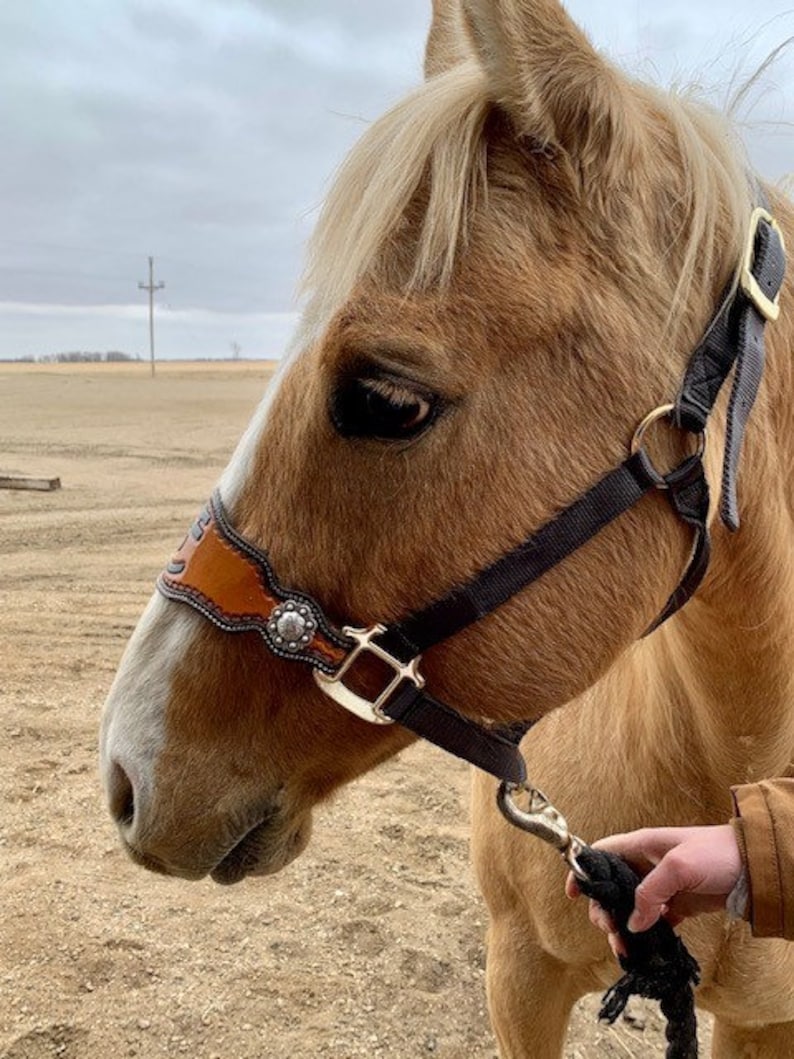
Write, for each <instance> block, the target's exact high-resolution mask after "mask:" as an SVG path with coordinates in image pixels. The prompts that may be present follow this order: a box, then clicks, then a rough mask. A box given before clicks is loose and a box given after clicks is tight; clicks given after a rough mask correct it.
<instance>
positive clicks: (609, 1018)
mask: <svg viewBox="0 0 794 1059" xmlns="http://www.w3.org/2000/svg"><path fill="white" fill-rule="evenodd" d="M576 859H577V861H578V862H579V864H580V866H581V867H582V868H583V869H584V872H585V874H586V876H587V878H586V879H577V885H578V887H579V889H580V890H581V891H582V893H583V894H584V895H585V896H586V897H591V898H592V899H593V900H595V901H597V902H598V903H599V905H601V907H602V908H603V909H604V910H605V911H606V912H608V913H609V915H610V916H611V917H612V919H613V921H614V923H615V926H616V927H617V928H618V930H619V932H620V936H621V938H622V939H623V942H624V944H625V946H626V951H627V954H628V955H627V956H621V957H620V958H619V959H620V966H621V967H622V969H623V971H624V974H623V977H622V978H620V979H619V980H618V981H617V982H616V983H615V984H614V985H613V986H612V987H611V989H609V990H608V991H607V992H606V993H605V994H604V997H603V1001H602V1007H601V1011H600V1012H599V1018H601V1019H604V1020H605V1021H606V1022H608V1023H610V1025H611V1024H612V1023H613V1022H615V1020H616V1019H617V1018H618V1017H619V1016H620V1015H621V1014H622V1012H623V1009H624V1008H625V1007H626V1004H627V1003H628V1000H629V997H631V996H634V995H636V996H642V997H646V998H648V999H649V1000H657V1001H658V1002H659V1007H660V1009H661V1012H662V1014H663V1015H664V1017H665V1019H666V1020H667V1027H666V1030H665V1035H666V1037H667V1051H666V1053H665V1054H666V1056H667V1059H697V1054H698V1040H697V1019H696V1017H695V993H694V987H695V986H696V985H697V984H698V982H699V981H700V968H699V967H698V964H697V961H696V960H695V959H694V957H693V956H692V955H691V954H690V952H689V950H688V949H687V947H686V945H684V943H683V941H682V940H681V939H680V938H679V937H678V935H677V934H676V933H675V931H674V930H673V928H672V927H671V926H670V924H669V923H668V922H666V920H664V919H660V920H658V921H657V922H656V923H654V925H653V926H652V927H651V928H650V930H645V931H643V932H642V933H640V934H631V933H630V932H629V931H628V929H627V923H628V920H629V916H630V915H631V913H632V910H633V908H634V891H635V890H636V889H637V886H638V884H639V881H640V880H639V877H638V876H637V875H636V874H635V873H634V872H633V871H632V869H631V868H630V867H629V866H628V864H626V862H625V861H624V860H623V859H622V858H621V857H617V856H615V854H613V853H606V852H604V851H603V850H595V849H591V848H590V847H589V846H585V847H583V848H582V849H581V850H580V851H579V852H578V853H577V855H576Z"/></svg>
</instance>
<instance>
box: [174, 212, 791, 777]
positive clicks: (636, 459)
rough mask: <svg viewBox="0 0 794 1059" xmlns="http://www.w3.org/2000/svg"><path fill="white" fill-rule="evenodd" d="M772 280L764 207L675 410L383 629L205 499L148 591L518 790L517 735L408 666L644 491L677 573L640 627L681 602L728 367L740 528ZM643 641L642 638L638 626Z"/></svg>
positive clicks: (704, 555) (731, 518) (702, 551)
mask: <svg viewBox="0 0 794 1059" xmlns="http://www.w3.org/2000/svg"><path fill="white" fill-rule="evenodd" d="M784 273H785V250H784V246H783V238H782V235H781V233H780V230H779V228H778V226H777V224H776V223H775V221H774V220H773V218H772V217H771V215H770V214H769V213H768V212H767V211H766V209H762V208H760V209H757V210H755V211H754V212H753V215H752V220H751V229H750V234H749V237H748V243H747V250H746V252H745V257H744V261H743V264H742V271H741V277H740V282H739V285H738V288H737V289H736V290H735V291H732V292H731V293H730V294H729V295H728V296H726V298H725V299H724V301H723V304H722V306H721V308H720V310H719V312H718V313H717V315H716V316H715V318H714V320H713V321H712V323H711V325H710V326H709V328H708V330H707V332H706V335H705V337H704V339H703V340H702V342H701V343H700V345H699V346H698V347H697V349H696V350H695V352H694V353H693V355H692V357H691V359H690V362H689V365H688V368H687V371H686V374H685V377H684V381H683V384H682V387H681V390H680V392H679V394H678V396H677V398H676V401H675V403H674V404H670V405H664V406H662V407H661V408H658V409H656V410H655V411H654V412H652V413H650V414H649V415H648V416H647V417H646V418H645V420H643V422H642V423H641V424H640V425H639V427H638V428H637V431H636V433H635V436H634V441H633V444H632V451H631V454H630V455H629V456H628V457H627V458H626V459H625V460H624V461H623V462H622V463H621V464H619V465H618V466H617V467H615V468H614V469H613V470H611V471H609V472H608V473H607V474H606V475H604V477H603V478H602V479H600V481H598V482H596V483H595V485H593V486H591V488H590V489H588V490H587V491H586V492H584V493H583V494H582V495H581V496H580V497H578V498H577V499H576V500H574V501H573V503H572V504H570V505H569V506H568V507H566V508H564V509H563V510H562V511H560V512H559V513H558V514H557V515H556V516H555V517H554V518H552V519H551V520H550V521H549V522H547V523H546V524H545V525H544V526H542V527H541V528H540V529H538V530H537V531H536V532H535V533H533V534H532V535H531V536H530V537H528V538H527V539H526V540H525V541H523V542H522V543H521V544H519V545H518V546H517V547H516V548H514V549H513V550H512V551H510V552H508V553H507V554H506V555H504V556H502V557H501V558H500V559H498V560H497V561H496V562H495V563H492V564H491V565H490V566H488V567H486V568H485V569H483V570H482V571H480V572H479V573H478V574H476V575H475V576H474V577H472V578H471V579H470V580H469V581H468V582H466V583H465V584H463V585H459V586H457V587H455V588H453V589H452V590H451V591H450V592H449V593H447V595H445V596H443V597H441V598H440V599H438V600H436V601H434V602H433V603H431V604H430V605H429V606H427V607H425V608H424V609H423V610H420V611H417V612H415V613H413V614H411V615H408V616H407V617H406V618H404V619H403V620H402V621H399V622H395V623H393V624H391V625H388V626H386V625H374V626H372V627H371V628H369V629H355V628H351V627H348V626H345V627H344V628H343V629H342V630H341V631H340V630H338V629H336V628H335V627H334V626H333V624H332V623H331V622H330V621H329V620H328V619H327V617H326V616H325V615H324V613H323V611H322V609H321V607H320V606H319V605H318V604H317V603H316V602H315V601H314V600H313V599H312V598H311V597H310V596H308V595H306V594H305V593H302V592H297V591H294V590H292V589H287V588H285V587H284V586H282V585H281V584H280V583H279V581H278V579H277V578H276V575H275V573H274V571H273V569H272V567H271V565H270V562H269V559H268V557H267V555H266V553H265V552H263V551H262V550H261V549H259V548H257V547H256V546H255V545H254V544H252V543H251V542H250V541H247V540H246V539H245V538H244V537H242V536H240V534H238V533H237V532H236V530H235V529H234V528H233V526H232V525H231V523H230V521H229V518H228V516H227V514H226V511H225V509H224V507H223V504H222V502H221V499H220V496H219V494H218V493H215V494H214V495H213V497H212V499H211V501H210V503H209V505H208V507H207V508H205V509H204V510H203V511H202V512H201V513H200V514H199V516H198V518H197V520H196V522H195V523H194V524H193V526H192V527H191V530H190V532H189V533H188V535H187V537H186V538H185V541H184V542H183V544H182V545H181V547H180V549H179V551H178V552H177V554H176V555H175V556H174V558H173V560H172V561H171V562H170V563H169V565H168V567H167V568H166V570H165V571H163V573H162V574H161V575H160V578H159V579H158V582H157V587H158V589H159V590H160V592H161V593H162V594H163V595H164V596H167V597H168V598H169V599H173V600H177V601H179V602H183V603H187V604H188V605H189V606H191V607H193V608H194V609H196V610H198V611H199V612H200V613H201V614H203V615H204V616H205V617H207V618H208V619H209V620H210V621H212V622H213V623H214V624H215V625H217V626H218V627H219V628H221V629H223V630H225V631H227V632H250V631H255V632H257V633H259V635H260V636H261V637H262V639H263V640H264V641H265V643H266V644H267V646H268V647H269V648H270V650H271V651H272V652H273V653H274V654H275V655H277V656H279V657H280V658H284V659H287V660H289V661H298V662H302V663H303V664H305V665H308V666H310V667H311V668H312V669H313V671H314V676H315V680H316V681H317V683H318V685H319V686H320V688H321V689H322V690H323V691H324V692H325V694H326V695H328V696H329V697H330V698H331V699H333V700H334V701H335V702H337V703H338V704H339V705H340V706H343V707H344V708H345V709H347V710H349V711H350V712H352V713H354V714H356V715H357V716H358V717H361V718H363V719H364V720H366V721H369V722H370V723H373V724H391V723H393V722H395V721H396V722H398V723H399V724H401V725H403V726H405V727H406V728H408V729H410V730H411V731H413V732H414V733H415V734H416V735H418V736H420V737H421V738H424V739H427V740H429V741H430V742H432V743H435V744H436V745H437V746H440V747H442V748H443V749H445V750H447V751H449V752H450V753H453V754H455V755H456V756H458V757H461V758H464V759H465V760H467V761H469V762H470V763H471V764H474V765H476V766H477V767H479V768H481V769H484V770H485V771H487V772H490V773H491V774H492V775H494V776H496V777H497V778H498V779H501V780H502V781H503V783H506V784H508V785H512V786H520V785H522V784H524V783H525V781H526V771H525V768H524V762H523V759H522V757H521V754H520V753H519V751H518V742H519V740H520V738H521V735H522V734H523V733H524V732H525V731H526V730H527V729H528V727H530V725H529V724H527V725H523V724H522V725H517V726H515V727H513V728H500V727H495V726H489V725H485V724H478V723H476V722H475V721H472V720H469V719H468V718H467V717H464V716H462V715H461V714H459V713H458V712H457V711H455V710H453V709H451V708H450V707H449V706H446V705H444V704H443V703H441V702H439V701H438V700H437V699H434V698H433V697H432V696H431V695H429V694H428V693H427V692H426V691H425V690H424V679H423V678H422V676H421V674H420V672H419V669H418V663H419V656H420V655H421V653H422V652H423V651H424V650H426V649H427V648H428V647H431V646H433V645H434V644H437V643H440V642H441V641H442V640H445V639H448V638H449V637H451V636H454V635H455V634H456V633H457V632H459V631H460V630H461V629H464V628H466V627H467V626H468V625H471V624H472V623H473V622H476V621H478V620H479V619H480V618H482V617H484V616H485V615H487V614H490V613H491V612H492V611H493V610H495V609H496V608H497V607H499V606H501V605H502V604H503V603H505V602H506V601H507V600H508V599H510V598H511V597H512V596H514V595H515V594H516V593H517V592H520V591H521V590H522V589H523V588H525V587H527V586H528V585H530V584H531V583H532V582H534V581H536V580H538V578H540V577H542V576H543V575H544V574H545V573H547V572H548V571H549V570H551V569H552V568H553V567H554V566H556V565H557V564H558V563H560V562H562V561H563V560H564V559H565V558H567V557H568V556H569V555H571V554H572V553H573V552H574V551H576V550H577V549H578V548H580V547H581V546H582V545H583V544H585V543H586V542H587V541H588V540H590V539H591V538H592V537H594V536H595V535H596V534H597V533H599V532H600V531H601V530H602V529H603V528H604V527H605V526H607V525H608V524H609V523H610V522H612V521H613V520H614V519H616V518H617V517H618V516H619V515H621V514H623V513H624V512H625V511H627V510H628V509H629V508H631V507H632V506H633V505H634V504H636V503H638V502H639V501H640V500H641V499H642V498H643V497H644V496H645V495H646V493H648V492H649V491H651V490H653V489H660V490H664V492H665V494H666V495H667V497H668V499H669V501H670V504H671V507H672V509H673V511H674V512H675V514H676V515H677V517H678V518H680V519H681V520H682V521H684V522H685V523H686V524H687V525H689V526H691V527H692V529H693V533H694V542H693V549H692V554H691V557H690V561H689V565H688V567H687V569H686V571H685V573H684V575H683V578H682V580H681V582H680V583H679V585H678V586H677V588H676V590H675V591H674V592H673V594H672V595H671V597H670V599H669V600H668V602H667V604H666V606H665V607H664V609H663V611H662V613H661V614H660V615H659V617H658V618H657V619H656V621H655V622H654V624H653V625H652V626H651V629H654V628H657V627H658V626H659V625H660V624H661V623H662V622H663V621H666V620H667V619H668V618H669V617H671V616H672V615H673V614H675V612H676V611H677V610H678V609H679V608H680V607H682V606H683V605H684V603H686V601H687V600H688V599H690V598H691V596H692V594H693V593H694V592H695V590H696V589H697V587H698V585H699V584H700V581H701V580H702V578H703V576H704V574H705V572H706V569H707V566H708V559H709V552H710V543H709V534H708V511H709V494H708V485H707V482H706V477H705V472H704V468H703V460H702V456H703V449H704V444H705V429H706V423H707V420H708V417H709V415H710V413H711V411H712V409H713V407H714V404H715V402H716V400H717V397H718V395H719V393H720V390H721V388H722V385H723V383H724V382H725V380H726V378H727V376H728V375H729V373H730V372H731V370H732V369H733V368H734V366H735V368H736V374H735V379H734V383H733V391H732V394H731V400H730V405H729V410H728V430H727V438H726V449H725V460H724V470H723V491H722V493H723V495H722V503H721V514H722V518H723V520H724V521H725V523H726V525H728V526H729V527H730V528H732V529H736V528H737V527H738V525H739V515H738V507H737V501H736V475H737V468H738V463H739V455H740V451H741V443H742V438H743V435H744V428H745V425H746V422H747V418H748V416H749V413H750V410H751V408H752V405H753V402H754V400H755V396H756V394H757V392H758V386H759V383H760V378H761V372H762V369H763V363H764V328H765V325H766V323H767V322H768V321H770V320H773V319H775V318H776V316H777V314H778V312H779V301H778V299H779V292H780V288H781V286H782V283H783V277H784ZM658 419H666V420H668V421H669V422H670V423H671V425H673V426H674V427H675V428H678V429H681V430H684V431H687V432H689V433H690V434H692V435H693V436H694V437H695V440H696V451H695V452H694V453H693V455H691V456H689V457H687V458H686V459H685V460H684V461H683V463H682V464H681V465H680V466H679V467H677V468H675V469H674V470H672V471H671V472H669V473H664V474H663V473H661V472H659V471H658V470H656V469H655V468H654V466H653V464H652V462H651V460H650V458H649V457H648V455H647V453H646V451H645V449H644V444H643V439H644V434H645V430H646V429H647V427H648V426H649V425H650V424H651V423H652V422H654V421H655V420H658ZM649 631H650V630H649ZM364 655H370V656H374V657H375V658H377V659H378V660H379V661H380V662H381V663H382V664H385V665H386V667H387V668H388V670H389V671H390V677H389V679H388V680H387V682H386V685H385V687H384V689H383V691H382V692H381V693H380V695H378V696H377V697H376V698H375V699H373V700H370V699H367V698H364V697H363V696H361V695H359V694H358V693H357V692H355V691H354V690H353V689H352V688H351V687H349V686H348V684H347V683H346V677H347V674H348V673H349V671H350V669H351V667H352V666H353V665H355V663H356V661H357V659H359V658H360V657H362V656H364Z"/></svg>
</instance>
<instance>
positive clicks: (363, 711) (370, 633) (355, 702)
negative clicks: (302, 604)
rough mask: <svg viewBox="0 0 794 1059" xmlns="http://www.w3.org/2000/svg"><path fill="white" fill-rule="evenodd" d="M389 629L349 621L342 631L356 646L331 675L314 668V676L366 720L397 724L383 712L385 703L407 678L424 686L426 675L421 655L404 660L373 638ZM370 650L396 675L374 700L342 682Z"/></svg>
mask: <svg viewBox="0 0 794 1059" xmlns="http://www.w3.org/2000/svg"><path fill="white" fill-rule="evenodd" d="M385 631H386V627H385V626H384V625H373V626H372V627H371V628H369V629H353V628H351V627H350V626H349V625H345V626H344V628H343V629H342V632H343V633H344V635H345V636H347V637H348V639H350V640H353V641H355V647H353V648H352V649H351V651H350V653H349V654H348V655H347V657H346V658H345V660H344V662H343V663H342V664H341V666H340V667H339V669H337V671H336V672H335V673H334V674H333V676H329V675H328V674H327V673H323V672H321V671H320V670H319V669H315V670H314V679H315V681H316V682H317V685H318V687H319V688H320V689H321V690H322V691H323V692H325V694H326V695H327V696H328V697H329V698H331V699H333V700H334V702H336V703H338V704H339V705H340V706H344V708H345V709H346V710H349V711H350V713H354V714H355V715H356V717H360V718H361V720H362V721H368V722H369V723H370V724H394V721H393V720H392V719H391V717H387V716H386V714H385V713H384V712H383V707H384V706H385V705H386V703H387V702H388V701H389V698H390V697H391V695H392V694H393V693H394V692H395V691H396V690H397V688H398V687H399V686H400V684H402V682H403V681H404V680H409V681H410V682H411V683H412V684H413V685H414V686H415V687H416V688H423V687H424V685H425V679H424V677H423V676H422V674H421V673H420V672H419V669H418V666H419V662H420V660H421V656H418V657H416V658H412V659H411V661H410V662H401V661H400V660H399V658H395V657H394V655H391V654H389V652H388V651H386V650H384V649H383V648H382V647H381V646H380V645H379V644H377V643H374V642H373V637H375V636H380V635H381V634H382V633H384V632H385ZM367 652H368V653H369V654H371V655H374V656H375V658H379V659H380V660H381V662H385V663H386V665H387V666H389V668H390V669H391V670H393V672H394V676H393V677H392V679H391V680H390V681H389V683H388V684H387V685H386V687H385V688H384V689H383V691H382V692H381V693H380V695H378V697H377V698H376V699H375V700H374V701H372V702H370V701H369V699H365V698H364V696H363V695H359V694H358V693H357V692H355V691H351V689H350V688H349V687H347V685H346V684H343V683H342V678H343V677H344V675H345V673H347V671H348V670H349V669H350V667H351V666H352V665H353V663H354V662H355V661H356V659H357V658H358V657H359V656H360V655H361V654H364V653H367Z"/></svg>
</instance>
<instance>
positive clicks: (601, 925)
mask: <svg viewBox="0 0 794 1059" xmlns="http://www.w3.org/2000/svg"><path fill="white" fill-rule="evenodd" d="M588 915H589V916H590V922H591V923H592V924H593V926H594V927H598V929H599V930H603V932H604V933H605V934H617V932H618V928H617V926H616V925H615V922H614V920H613V919H612V916H610V914H609V913H608V912H605V911H604V909H603V908H602V907H601V905H600V904H599V903H598V902H597V901H591V902H590V906H589V908H588Z"/></svg>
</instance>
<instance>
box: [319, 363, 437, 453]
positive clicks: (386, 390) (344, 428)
mask: <svg viewBox="0 0 794 1059" xmlns="http://www.w3.org/2000/svg"><path fill="white" fill-rule="evenodd" d="M439 403H440V402H439V398H438V397H437V396H436V395H435V394H431V393H427V392H425V391H419V390H416V389H414V388H413V386H412V385H411V384H408V383H404V382H401V381H399V382H398V381H397V380H394V379H388V378H382V377H381V378H378V377H371V378H368V377H362V378H353V379H348V380H346V381H345V382H343V383H342V384H341V385H340V387H339V389H338V390H337V391H336V393H335V394H334V397H333V400H332V403H331V419H332V420H333V423H334V426H335V427H336V429H337V430H338V431H339V433H340V434H341V435H342V436H343V437H348V438H378V439H380V440H384V441H391V440H398V439H399V440H405V439H408V438H414V437H416V436H417V435H418V434H420V433H421V432H422V431H423V430H425V429H427V427H429V426H430V424H431V423H432V422H433V419H434V418H435V415H436V412H437V410H438V407H439Z"/></svg>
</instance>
